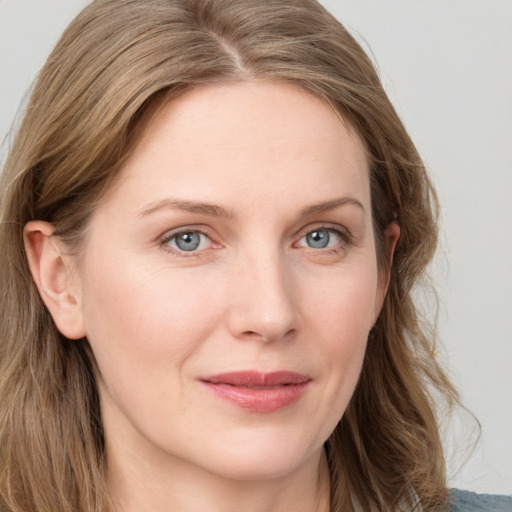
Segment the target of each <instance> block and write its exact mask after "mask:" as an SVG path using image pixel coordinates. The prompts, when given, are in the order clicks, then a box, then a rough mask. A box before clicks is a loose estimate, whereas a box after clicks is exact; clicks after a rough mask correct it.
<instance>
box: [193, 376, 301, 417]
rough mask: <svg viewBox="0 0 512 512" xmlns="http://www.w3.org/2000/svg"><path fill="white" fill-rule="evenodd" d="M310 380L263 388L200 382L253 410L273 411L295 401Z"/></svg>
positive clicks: (241, 405)
mask: <svg viewBox="0 0 512 512" xmlns="http://www.w3.org/2000/svg"><path fill="white" fill-rule="evenodd" d="M309 382H310V381H307V382H301V383H300V384H286V385H282V386H272V387H263V388H248V387H243V386H232V385H229V384H213V383H211V382H205V381H203V382H202V383H203V384H204V385H205V386H206V387H207V388H208V389H209V390H210V391H211V392H212V393H213V394H214V395H216V396H218V397H219V398H223V399H224V400H227V401H229V402H231V403H233V404H235V405H237V406H238V407H241V408H243V409H248V410H250V411H253V412H274V411H278V410H280V409H284V408H285V407H288V406H289V405H292V404H293V403H295V402H297V401H298V400H299V399H300V397H301V396H302V395H303V394H304V393H305V391H306V388H307V387H308V385H309Z"/></svg>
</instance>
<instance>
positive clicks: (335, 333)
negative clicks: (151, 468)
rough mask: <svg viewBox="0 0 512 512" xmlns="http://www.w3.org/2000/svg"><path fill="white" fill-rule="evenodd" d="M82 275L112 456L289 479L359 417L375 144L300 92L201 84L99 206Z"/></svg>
mask: <svg viewBox="0 0 512 512" xmlns="http://www.w3.org/2000/svg"><path fill="white" fill-rule="evenodd" d="M75 280H76V284H77V285H78V289H79V290H80V297H79V299H78V304H79V307H80V313H79V314H80V315H82V317H83V324H84V333H83V334H85V335H86V336H87V338H88V340H89V342H90V344H91V347H92V350H93V352H94V355H95V357H96V361H97V365H98V375H97V379H98V386H99V392H100V396H101V403H102V412H103V420H104V426H105V432H106V442H107V448H108V450H109V453H110V456H111V457H114V458H116V457H118V458H123V457H124V458H127V457H131V458H135V459H137V460H144V461H146V462H145V463H147V461H154V462H155V464H162V465H163V464H167V463H172V462H176V464H178V462H179V464H181V465H183V464H191V465H193V466H194V467H196V468H201V469H206V470H207V471H209V472H213V473H215V474H218V475H222V476H225V477H230V478H237V479H244V478H251V479H252V478H265V479H266V478H272V477H278V476H283V475H286V474H289V473H291V472H293V471H295V470H297V469H298V468H300V467H301V466H303V465H304V464H305V463H306V462H307V461H311V460H315V459H316V458H317V457H319V454H320V453H321V450H322V445H323V443H324V442H325V440H326V439H327V437H328V436H329V434H330V433H331V431H332V430H333V429H334V427H335V425H336V424H337V422H338V421H339V419H340V418H341V416H342V415H343V412H344V411H345V408H346V407H347V404H348V402H349V400H350V398H351V396H352V393H353V391H354V387H355V385H356V382H357V380H358V376H359V373H360V370H361V365H362V361H363V356H364V352H365V346H366V339H367V335H368V332H369V330H370V329H371V328H372V326H373V324H374V322H375V320H376V317H377V315H378V313H379V310H380V307H381V304H382V300H383V295H384V286H385V285H383V284H382V283H384V282H385V281H386V279H385V278H384V279H379V275H378V271H377V261H376V254H375V246H374V238H373V232H372V218H371V207H370V189H369V179H368V167H367V161H366V158H365V154H364V151H363V149H362V146H361V143H360V141H359V140H358V138H357V137H356V136H354V134H353V133H351V132H350V131H348V130H347V127H346V126H345V125H344V124H343V122H342V121H341V120H340V119H339V117H338V116H337V115H336V114H335V113H334V112H333V110H332V109H331V108H330V107H329V106H328V105H327V104H325V103H323V102H322V101H321V100H319V99H318V98H316V97H315V96H312V95H310V94H309V93H306V92H303V91H302V90H300V89H298V88H295V87H292V86H289V85H279V84H270V83H252V84H247V83H244V84H224V85H212V86H207V87H206V86H204V87H199V88H196V89H194V90H192V91H190V92H188V93H186V94H184V95H183V96H181V97H180V98H179V99H177V100H174V101H172V102H170V103H169V104H167V105H166V106H165V107H164V108H163V110H161V111H159V112H158V113H157V114H156V116H155V117H154V119H153V121H152V122H151V124H150V127H149V129H148V131H147V132H145V134H144V136H143V138H142V140H141V141H140V144H139V146H138V147H137V149H136V150H135V152H134V154H133V155H132V156H131V158H130V159H129V160H128V161H127V163H126V164H125V166H124V168H123V169H122V172H121V175H120V178H119V180H118V181H117V183H116V184H115V185H114V186H113V187H112V189H111V190H110V191H109V193H108V194H107V195H106V197H105V198H104V200H103V201H102V203H101V205H100V206H99V207H98V208H97V210H96V211H95V212H94V213H93V215H92V219H91V224H90V230H89V231H88V234H87V238H86V240H85V245H84V249H83V251H82V252H81V254H80V262H79V265H78V270H77V272H76V275H75Z"/></svg>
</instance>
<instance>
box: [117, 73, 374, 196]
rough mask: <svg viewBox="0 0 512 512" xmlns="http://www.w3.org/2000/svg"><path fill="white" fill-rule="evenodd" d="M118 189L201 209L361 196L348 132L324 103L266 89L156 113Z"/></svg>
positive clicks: (223, 94) (241, 88)
mask: <svg viewBox="0 0 512 512" xmlns="http://www.w3.org/2000/svg"><path fill="white" fill-rule="evenodd" d="M118 185H120V186H121V187H122V188H124V189H125V190H124V192H126V193H130V190H131V192H132V193H134V194H135V196H138V197H141V196H143V195H144V194H146V195H153V196H155V195H156V196H158V195H161V196H165V195H166V194H170V195H172V196H176V195H177V194H178V195H180V196H181V195H183V194H184V195H185V197H187V196H188V195H190V194H192V195H193V196H194V197H193V199H194V200H201V201H208V202H212V201H213V202H217V201H223V200H226V201H228V202H229V201H231V202H232V201H233V199H234V198H238V197H240V196H244V197H246V198H251V197H252V196H255V199H259V200H260V201H264V202H268V203H269V204H271V203H272V201H274V202H275V201H280V200H282V199H283V195H282V194H283V193H284V194H286V196H290V195H291V194H293V195H294V199H295V200H296V201H298V202H302V203H304V202H308V201H310V202H311V201H313V202H314V201H315V200H317V199H322V198H326V197H328V196H330V195H333V196H339V195H340V194H344V193H348V194H354V195H358V194H359V195H365V196H367V195H368V194H369V192H368V189H369V184H368V165H367V160H366V155H365V152H364V150H363V145H362V143H361V141H360V139H359V138H358V136H357V135H356V134H355V132H354V131H352V130H351V129H350V128H349V127H348V126H347V124H346V123H344V122H343V120H342V119H341V117H340V116H339V115H338V114H337V113H336V112H335V111H334V109H333V108H332V107H331V106H330V105H329V104H328V103H327V102H326V101H324V100H322V99H320V98H318V97H316V96H314V95H313V94H311V93H309V92H306V91H304V90H303V89H301V88H299V87H297V86H294V85H289V84H283V83H270V82H249V83H247V82H243V83H230V84H215V85H208V86H201V87H197V88H195V89H192V90H191V91H188V92H186V93H184V94H182V95H181V96H179V97H178V98H176V99H173V100H172V101H169V102H167V103H165V104H163V105H161V106H160V107H159V108H158V110H156V112H155V113H154V114H153V116H152V117H151V119H150V121H149V123H148V126H147V128H146V130H145V132H144V134H143V136H142V138H141V139H140V140H139V142H138V144H137V146H136V148H135V151H134V152H133V154H132V155H131V157H130V158H129V159H128V160H127V162H126V163H125V165H124V167H123V169H122V171H121V179H120V182H119V183H118ZM334 185H336V186H339V188H340V190H336V191H333V190H332V189H333V186H334ZM115 189H116V190H119V186H117V187H115ZM279 193H281V199H279ZM311 195H316V196H318V197H310V196H311ZM135 196H134V197H133V199H134V200H135ZM158 199H159V198H158V197H154V198H153V200H158ZM162 199H164V197H162ZM267 199H268V201H267ZM361 199H368V197H365V198H361Z"/></svg>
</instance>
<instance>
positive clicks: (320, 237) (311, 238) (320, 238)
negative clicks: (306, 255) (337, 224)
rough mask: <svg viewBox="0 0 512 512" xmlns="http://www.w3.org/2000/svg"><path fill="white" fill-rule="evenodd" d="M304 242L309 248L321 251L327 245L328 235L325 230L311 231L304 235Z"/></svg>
mask: <svg viewBox="0 0 512 512" xmlns="http://www.w3.org/2000/svg"><path fill="white" fill-rule="evenodd" d="M306 240H307V242H308V245H309V246H310V247H313V248H315V249H323V248H324V247H327V244H328V243H329V233H328V232H327V231H325V230H318V231H312V232H311V233H308V234H307V235H306Z"/></svg>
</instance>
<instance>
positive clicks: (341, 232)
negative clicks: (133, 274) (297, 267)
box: [159, 224, 353, 258]
mask: <svg viewBox="0 0 512 512" xmlns="http://www.w3.org/2000/svg"><path fill="white" fill-rule="evenodd" d="M315 231H328V232H331V233H335V234H336V235H337V236H339V237H340V239H341V240H342V242H343V243H342V244H341V245H342V246H340V244H337V245H336V246H334V247H326V248H319V249H315V248H313V247H309V249H312V250H313V251H315V252H321V251H322V252H323V253H324V254H325V253H327V254H338V253H339V252H340V251H342V250H343V248H344V246H347V245H352V244H353V236H352V234H351V233H350V231H348V230H347V229H346V228H341V227H340V226H339V225H330V224H320V225H317V226H314V227H311V226H308V227H307V228H306V229H304V230H302V231H301V232H300V234H299V237H298V240H297V241H296V242H294V244H293V245H295V244H297V243H298V242H299V241H300V240H302V239H303V238H305V237H306V236H307V235H308V234H310V233H313V232H315ZM184 233H198V234H200V235H202V236H204V237H206V238H207V239H208V240H209V241H210V242H211V243H212V244H215V242H214V241H213V240H212V238H211V236H210V235H209V234H208V233H206V232H205V231H204V230H201V229H198V228H185V229H180V230H179V231H174V232H172V233H170V234H169V233H167V234H165V235H163V236H162V237H161V239H160V241H159V245H160V246H161V247H162V248H163V249H164V250H165V251H166V252H168V253H170V254H173V255H174V256H177V257H179V258H194V257H197V256H198V254H199V253H200V252H202V251H204V250H205V249H199V250H192V251H184V250H179V249H175V248H173V247H170V246H169V245H168V244H169V243H170V242H171V241H172V240H173V239H175V238H176V237H178V236H179V235H181V234H184ZM219 247H220V245H219Z"/></svg>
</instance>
